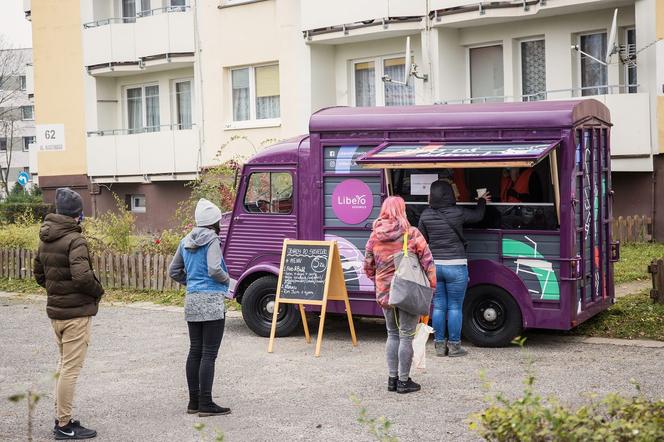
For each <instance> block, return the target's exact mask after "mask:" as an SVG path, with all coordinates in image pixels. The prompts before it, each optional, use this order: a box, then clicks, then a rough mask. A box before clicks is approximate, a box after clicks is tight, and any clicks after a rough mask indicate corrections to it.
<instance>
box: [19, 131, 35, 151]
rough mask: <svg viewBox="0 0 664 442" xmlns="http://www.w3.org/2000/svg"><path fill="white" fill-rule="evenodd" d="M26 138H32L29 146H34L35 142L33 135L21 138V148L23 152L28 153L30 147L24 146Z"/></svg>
mask: <svg viewBox="0 0 664 442" xmlns="http://www.w3.org/2000/svg"><path fill="white" fill-rule="evenodd" d="M28 138H32V143H29V144H34V143H35V142H36V139H35V136H34V135H27V136H23V137H21V141H22V142H23V146H22V149H23V152H29V151H30V146H29V145H28V146H26V145H25V140H26V139H28Z"/></svg>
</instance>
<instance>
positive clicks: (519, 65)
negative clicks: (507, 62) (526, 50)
mask: <svg viewBox="0 0 664 442" xmlns="http://www.w3.org/2000/svg"><path fill="white" fill-rule="evenodd" d="M540 40H543V41H544V66H545V71H546V38H545V36H544V35H540V36H538V37H529V38H522V39H519V40H518V42H519V51H518V57H519V63H518V66H517V69H518V70H519V96H520V97H521V100H523V46H522V43H527V42H529V41H540ZM503 61H504V60H503ZM503 70H504V69H503ZM503 81H504V73H503ZM545 84H546V80H545ZM503 87H504V86H503ZM546 89H547V88H546V87H545V88H544V91H542V92H546ZM543 99H546V96H545V97H543Z"/></svg>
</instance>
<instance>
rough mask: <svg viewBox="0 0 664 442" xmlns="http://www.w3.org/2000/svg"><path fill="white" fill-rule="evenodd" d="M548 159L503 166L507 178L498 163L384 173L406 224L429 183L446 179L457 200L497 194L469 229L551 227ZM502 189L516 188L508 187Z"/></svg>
mask: <svg viewBox="0 0 664 442" xmlns="http://www.w3.org/2000/svg"><path fill="white" fill-rule="evenodd" d="M549 162H550V160H549V158H548V157H547V158H545V159H543V160H542V161H541V162H539V163H538V164H536V165H535V166H534V167H530V168H511V169H509V171H510V172H511V174H512V176H514V177H515V178H516V181H513V180H512V178H511V177H509V180H510V182H509V183H506V181H507V180H506V179H505V172H506V171H507V169H505V168H501V167H489V168H472V167H465V168H463V169H457V168H432V169H429V168H427V169H388V170H387V171H386V173H387V174H388V176H389V178H390V181H389V182H390V184H391V185H389V189H388V191H389V192H390V194H393V195H399V196H401V197H403V198H404V199H405V200H406V205H407V215H408V218H409V221H410V222H411V224H412V225H417V223H418V221H419V216H420V214H421V213H422V211H423V210H424V209H425V208H426V207H427V205H428V193H429V192H428V187H429V186H430V184H431V182H433V181H436V180H438V179H442V180H446V181H448V182H450V184H452V186H453V188H454V189H455V194H456V197H457V204H459V205H475V204H477V202H476V199H477V198H478V197H479V196H480V195H479V192H482V193H483V192H484V191H488V192H489V193H490V194H491V195H501V197H500V198H495V197H494V201H493V202H491V203H488V205H487V210H486V214H485V216H484V219H483V220H482V221H481V222H479V223H477V224H475V225H472V226H469V227H470V228H473V227H474V228H490V229H527V230H551V229H556V228H557V227H558V221H557V214H556V207H555V192H554V187H553V183H552V180H551V165H550V163H549ZM459 177H461V178H459ZM427 183H428V184H427ZM515 183H516V184H518V185H517V186H515ZM524 183H525V184H524ZM543 183H547V184H548V185H544V184H543ZM457 189H463V190H464V192H459V191H458V190H457ZM508 189H516V190H515V191H511V192H508V191H507V190H508ZM515 192H517V193H516V194H515ZM508 193H509V195H508Z"/></svg>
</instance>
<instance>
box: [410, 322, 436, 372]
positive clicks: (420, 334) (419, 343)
mask: <svg viewBox="0 0 664 442" xmlns="http://www.w3.org/2000/svg"><path fill="white" fill-rule="evenodd" d="M431 333H433V327H430V326H429V325H427V324H425V323H423V322H421V323H419V324H417V328H416V329H415V337H414V338H413V363H412V365H411V366H410V374H411V376H412V375H413V373H414V372H415V370H417V369H419V370H424V369H425V368H426V357H425V356H426V347H427V341H428V340H429V335H430V334H431Z"/></svg>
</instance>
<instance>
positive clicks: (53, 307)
mask: <svg viewBox="0 0 664 442" xmlns="http://www.w3.org/2000/svg"><path fill="white" fill-rule="evenodd" d="M55 208H56V212H57V213H51V214H48V215H46V219H45V220H44V224H42V226H41V229H40V230H39V239H40V242H39V251H38V253H37V257H36V258H35V262H34V274H35V279H36V280H37V283H38V284H39V285H40V286H42V287H45V288H46V294H47V301H46V314H47V315H48V317H49V318H50V319H51V323H52V325H53V330H54V331H55V337H56V341H57V343H58V348H59V351H60V363H59V367H58V372H59V376H58V379H57V381H56V398H55V408H56V413H57V416H56V425H55V428H54V429H53V433H54V435H55V439H56V440H67V439H89V438H92V437H95V436H96V435H97V432H96V431H94V430H90V429H87V428H84V427H83V426H81V424H80V422H78V421H74V420H72V402H73V399H74V388H75V386H76V380H77V378H78V375H79V373H80V371H81V368H82V367H83V361H84V360H85V355H86V353H87V350H88V344H89V342H90V327H91V325H92V316H94V315H96V314H97V310H98V306H99V299H100V298H101V296H102V295H103V294H104V289H103V288H102V286H101V284H100V283H99V280H98V279H97V277H96V276H95V274H94V272H93V270H92V266H91V265H90V256H89V252H88V245H87V242H86V241H85V238H84V237H83V235H82V234H81V226H80V225H79V223H80V221H81V217H82V213H83V201H82V199H81V196H80V195H79V194H78V193H76V192H74V191H73V190H71V189H69V188H66V187H65V188H60V189H57V190H56V192H55Z"/></svg>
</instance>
